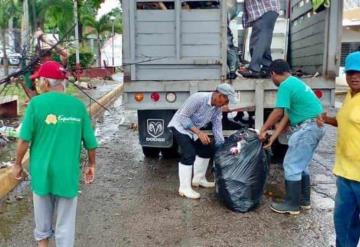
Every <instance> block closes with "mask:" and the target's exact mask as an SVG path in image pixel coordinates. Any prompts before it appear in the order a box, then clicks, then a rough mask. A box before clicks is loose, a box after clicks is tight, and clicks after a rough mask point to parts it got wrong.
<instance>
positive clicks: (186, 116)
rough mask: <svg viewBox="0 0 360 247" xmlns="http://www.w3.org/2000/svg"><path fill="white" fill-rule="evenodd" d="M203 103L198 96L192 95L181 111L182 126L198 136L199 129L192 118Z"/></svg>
mask: <svg viewBox="0 0 360 247" xmlns="http://www.w3.org/2000/svg"><path fill="white" fill-rule="evenodd" d="M200 106H201V101H200V100H198V99H197V98H196V95H195V94H193V95H191V96H190V97H189V98H188V99H187V100H186V101H185V103H184V105H183V106H182V107H181V108H180V110H179V118H180V121H179V122H180V124H181V125H182V126H183V127H184V129H189V130H191V131H192V132H193V133H195V134H197V133H196V132H198V129H197V128H196V127H195V126H194V124H193V122H192V120H191V116H192V115H193V114H194V113H195V112H196V111H197V110H198V109H199V108H200Z"/></svg>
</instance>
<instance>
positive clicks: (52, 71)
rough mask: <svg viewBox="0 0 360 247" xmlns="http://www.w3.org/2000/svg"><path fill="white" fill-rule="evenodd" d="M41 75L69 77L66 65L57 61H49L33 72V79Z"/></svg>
mask: <svg viewBox="0 0 360 247" xmlns="http://www.w3.org/2000/svg"><path fill="white" fill-rule="evenodd" d="M39 77H44V78H48V79H56V80H64V79H68V77H67V76H66V70H65V69H64V67H63V66H62V65H61V64H59V63H57V62H55V61H47V62H45V63H44V64H42V65H41V66H40V68H39V69H38V70H37V71H36V72H35V73H34V74H32V76H31V80H35V79H37V78H39Z"/></svg>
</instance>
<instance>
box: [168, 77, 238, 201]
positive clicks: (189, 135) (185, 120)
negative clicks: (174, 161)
mask: <svg viewBox="0 0 360 247" xmlns="http://www.w3.org/2000/svg"><path fill="white" fill-rule="evenodd" d="M229 101H232V102H234V101H236V100H235V91H234V89H233V88H232V87H231V86H230V85H229V84H226V83H223V84H220V85H218V86H217V88H216V91H215V92H210V93H207V92H198V93H194V94H192V95H191V96H190V97H189V98H188V99H187V100H186V101H185V103H184V105H183V106H182V107H181V108H180V109H179V110H178V111H177V112H176V113H175V115H174V116H173V118H172V119H171V121H170V123H169V125H168V127H169V128H170V129H171V131H172V132H173V134H174V138H175V139H176V142H177V143H178V145H179V146H180V148H181V160H180V163H179V180H180V186H179V194H180V195H181V196H185V197H187V198H191V199H198V198H200V194H199V193H197V192H196V191H194V190H193V189H192V187H191V185H193V186H195V187H199V186H201V187H206V188H211V187H214V186H215V184H214V182H208V181H207V180H206V177H205V174H206V171H207V167H208V165H209V160H210V158H211V154H212V152H211V151H212V145H211V144H212V142H211V140H210V138H209V136H208V135H207V134H206V133H205V132H203V131H201V130H200V129H201V128H203V127H205V126H206V125H207V124H209V123H210V122H211V123H212V131H213V134H214V138H215V143H214V144H215V146H219V145H222V144H223V142H224V136H223V134H222V122H221V120H222V111H221V107H222V106H224V105H227V104H228V103H229ZM193 165H194V177H193V179H192V181H191V178H192V170H193V168H192V166H193Z"/></svg>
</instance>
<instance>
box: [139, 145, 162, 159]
mask: <svg viewBox="0 0 360 247" xmlns="http://www.w3.org/2000/svg"><path fill="white" fill-rule="evenodd" d="M142 151H143V154H144V156H145V157H146V158H157V157H159V153H160V149H159V148H152V147H142Z"/></svg>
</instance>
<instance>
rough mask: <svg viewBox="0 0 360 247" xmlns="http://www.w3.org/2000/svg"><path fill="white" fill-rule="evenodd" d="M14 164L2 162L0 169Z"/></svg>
mask: <svg viewBox="0 0 360 247" xmlns="http://www.w3.org/2000/svg"><path fill="white" fill-rule="evenodd" d="M13 165H14V164H13V163H12V162H10V161H9V162H0V169H4V168H8V167H12V166H13Z"/></svg>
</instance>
